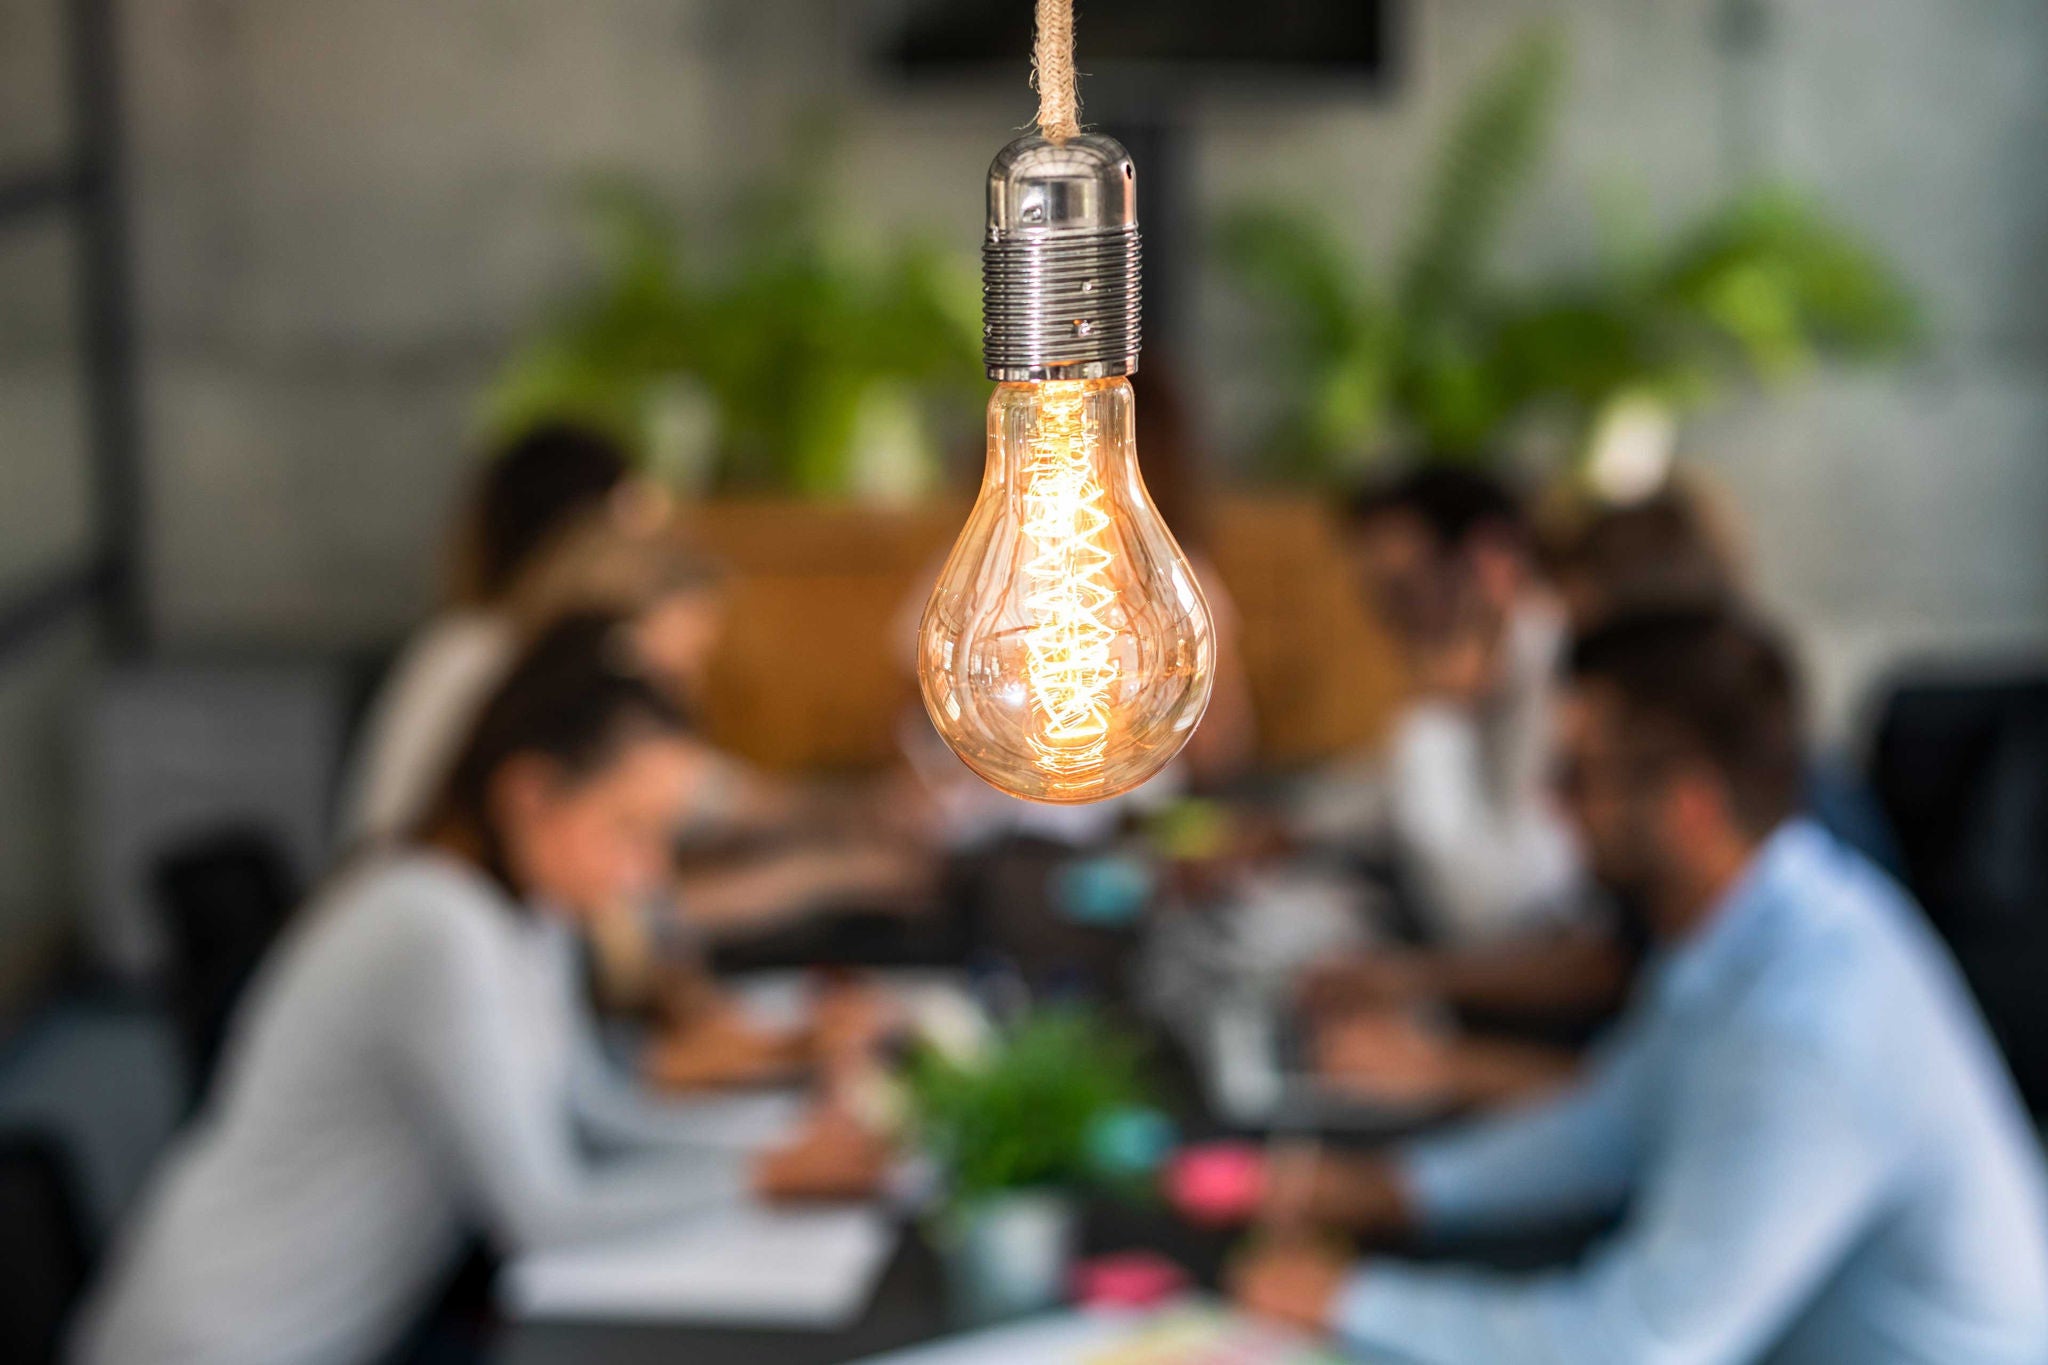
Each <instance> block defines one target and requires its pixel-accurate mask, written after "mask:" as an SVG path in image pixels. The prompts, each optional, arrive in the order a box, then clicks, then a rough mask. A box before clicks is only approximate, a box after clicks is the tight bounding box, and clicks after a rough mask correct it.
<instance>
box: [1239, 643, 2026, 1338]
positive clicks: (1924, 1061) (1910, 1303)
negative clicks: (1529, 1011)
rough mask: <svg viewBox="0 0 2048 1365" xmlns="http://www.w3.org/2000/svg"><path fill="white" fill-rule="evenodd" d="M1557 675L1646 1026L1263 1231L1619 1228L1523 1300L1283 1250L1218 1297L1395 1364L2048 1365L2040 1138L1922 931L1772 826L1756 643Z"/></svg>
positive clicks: (1651, 654) (1332, 1167) (1326, 1176)
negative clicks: (1541, 1097) (1495, 1111)
mask: <svg viewBox="0 0 2048 1365" xmlns="http://www.w3.org/2000/svg"><path fill="white" fill-rule="evenodd" d="M1571 663H1572V667H1571V680H1572V681H1571V687H1570V693H1569V699H1568V702H1567V706H1566V712H1565V725H1564V728H1563V746H1562V768H1561V772H1560V785H1561V788H1562V790H1563V792H1564V793H1565V796H1566V798H1567V801H1568V803H1569V806H1570V808H1571V811H1572V814H1573V817H1574V823H1575V825H1576V827H1577V829H1578V831H1579V834H1580V837H1581V839H1582V840H1583V846H1584V847H1585V849H1586V850H1587V854H1588V857H1589V860H1590V863H1591V866H1592V868H1593V870H1594V871H1595V873H1596V874H1597V875H1598V876H1599V878H1600V879H1601V880H1602V881H1603V882H1604V883H1605V884H1607V885H1609V886H1612V887H1615V888H1618V889H1623V890H1626V891H1628V892H1630V893H1632V894H1633V895H1634V896H1635V897H1636V898H1637V900H1638V903H1639V904H1641V905H1642V906H1643V907H1644V910H1645V912H1646V915H1647V917H1648V923H1649V925H1650V927H1651V929H1652V931H1653V932H1654V934H1655V936H1656V943H1657V955H1656V958H1655V960H1654V962H1653V963H1652V965H1651V968H1650V970H1649V972H1648V975H1647V979H1646V980H1645V982H1644V985H1643V988H1642V989H1641V991H1640V992H1639V995H1638V998H1637V1001H1636V1004H1635V1005H1634V1007H1633V1008H1632V1009H1631V1011H1630V1012H1629V1014H1628V1015H1627V1016H1626V1018H1625V1019H1624V1021H1623V1023H1622V1025H1621V1027H1620V1029H1619V1031H1618V1033H1617V1035H1616V1036H1615V1037H1614V1038H1613V1039H1612V1040H1611V1042H1610V1043H1609V1044H1608V1045H1607V1046H1606V1047H1605V1048H1604V1049H1603V1050H1602V1051H1601V1052H1600V1054H1599V1055H1598V1057H1597V1058H1596V1060H1595V1061H1594V1063H1593V1065H1592V1067H1591V1068H1590V1070H1589V1071H1588V1073H1587V1074H1586V1075H1585V1076H1584V1077H1583V1078H1582V1079H1581V1080H1580V1081H1579V1082H1578V1083H1577V1084H1576V1085H1575V1086H1574V1087H1573V1088H1572V1089H1570V1090H1569V1091H1568V1092H1566V1093H1564V1094H1563V1095H1561V1096H1559V1097H1557V1098H1555V1099H1553V1100H1551V1101H1549V1102H1547V1103H1544V1104H1540V1105H1537V1106H1535V1107H1531V1108H1527V1109H1524V1110H1522V1111H1520V1112H1516V1113H1512V1114H1508V1115H1506V1116H1503V1117H1499V1118H1496V1119H1494V1120H1491V1121H1488V1122H1484V1123H1481V1124H1478V1125H1477V1126H1473V1127H1468V1128H1465V1129H1462V1130H1457V1131H1452V1132H1449V1133H1446V1134H1444V1135H1442V1136H1437V1137H1425V1138H1423V1139H1421V1140H1420V1141H1417V1142H1415V1143H1413V1144H1412V1145H1409V1146H1407V1147H1405V1148H1402V1149H1399V1150H1397V1151H1395V1152H1394V1153H1392V1154H1391V1155H1368V1156H1364V1157H1355V1158H1351V1159H1343V1158H1339V1157H1334V1156H1333V1157H1328V1158H1323V1159H1316V1158H1314V1157H1307V1158H1305V1159H1303V1160H1302V1161H1300V1162H1299V1163H1289V1164H1290V1165H1294V1166H1295V1167H1296V1168H1295V1169H1288V1170H1274V1171H1271V1172H1269V1173H1268V1175H1269V1178H1268V1180H1267V1189H1268V1190H1269V1192H1270V1196H1271V1198H1272V1199H1273V1200H1274V1201H1275V1204H1276V1207H1275V1208H1273V1209H1272V1210H1271V1211H1270V1212H1271V1215H1272V1216H1273V1217H1274V1218H1275V1219H1276V1220H1279V1221H1281V1222H1295V1223H1298V1220H1301V1219H1303V1218H1306V1217H1309V1216H1314V1217H1318V1218H1322V1219H1334V1220H1341V1221H1343V1222H1346V1223H1348V1224H1350V1225H1352V1226H1353V1227H1355V1228H1358V1229H1360V1230H1362V1231H1365V1232H1368V1233H1373V1232H1387V1231H1391V1230H1397V1229H1412V1230H1418V1231H1420V1232H1423V1233H1425V1234H1430V1235H1433V1236H1456V1235H1460V1234H1486V1233H1496V1232H1500V1233H1506V1232H1516V1231H1527V1230H1532V1229H1536V1228H1540V1227H1543V1226H1546V1225H1551V1224H1554V1223H1558V1222H1561V1221H1565V1220H1576V1219H1580V1218H1585V1217H1594V1216H1601V1215H1612V1216H1618V1218H1619V1223H1618V1225H1617V1227H1616V1229H1615V1230H1614V1231H1613V1233H1612V1234H1611V1235H1610V1236H1609V1237H1608V1238H1607V1239H1606V1240H1605V1241H1604V1242H1602V1243H1601V1244H1599V1245H1597V1246H1596V1247H1595V1248H1594V1249H1593V1250H1592V1251H1591V1252H1590V1254H1589V1255H1588V1256H1587V1258H1586V1259H1585V1260H1584V1261H1583V1262H1582V1263H1580V1264H1579V1265H1578V1266H1577V1267H1576V1268H1573V1269H1568V1270H1562V1271H1558V1272H1554V1273H1548V1274H1537V1275H1525V1276H1513V1275H1498V1274H1488V1273H1482V1272H1478V1271H1473V1270H1466V1269H1458V1268H1439V1267H1418V1266H1411V1265H1405V1264H1401V1263H1397V1262H1393V1261H1383V1260H1375V1261H1368V1262H1366V1263H1364V1264H1362V1265H1349V1264H1346V1263H1345V1261H1344V1260H1343V1259H1342V1258H1341V1257H1339V1256H1337V1255H1335V1254H1333V1253H1332V1252H1331V1251H1330V1250H1329V1248H1328V1247H1327V1245H1324V1244H1318V1243H1314V1242H1310V1241H1308V1240H1305V1239H1303V1240H1296V1239H1292V1238H1283V1239H1280V1240H1277V1241H1274V1242H1273V1243H1271V1244H1269V1245H1268V1246H1267V1247H1265V1248H1264V1249H1261V1250H1259V1251H1256V1252H1254V1253H1253V1254H1252V1255H1251V1256H1250V1257H1249V1258H1248V1259H1247V1260H1246V1261H1244V1262H1243V1263H1242V1264H1241V1265H1240V1266H1239V1267H1238V1269H1237V1271H1236V1274H1235V1278H1234V1285H1235V1291H1236V1294H1237V1296H1238V1298H1239V1299H1240V1301H1241V1302H1243V1303H1244V1304H1245V1305H1247V1306H1248V1307H1249V1308H1251V1309H1253V1310H1254V1311H1257V1312H1260V1313H1265V1314H1270V1315H1273V1316H1276V1317H1279V1318H1283V1319H1288V1320H1291V1321H1293V1322H1296V1323H1299V1324H1301V1325H1303V1326H1306V1327H1311V1328H1317V1329H1325V1330H1328V1331H1330V1332H1333V1333H1335V1334H1336V1335H1337V1336H1339V1337H1340V1338H1341V1339H1342V1340H1343V1341H1344V1342H1346V1343H1347V1344H1349V1345H1351V1346H1352V1347H1354V1348H1355V1349H1357V1350H1358V1351H1360V1352H1361V1353H1364V1354H1367V1355H1369V1356H1371V1357H1372V1358H1375V1359H1377V1358H1379V1357H1380V1356H1382V1355H1384V1356H1388V1357H1393V1358H1398V1359H1400V1360H1403V1361H1408V1362H1413V1363H1414V1365H1452V1363H1453V1362H1478V1361H1485V1362H1488V1365H1516V1363H1517V1362H1524V1361H1527V1362H1559V1363H1560V1365H1562V1363H1563V1362H1571V1363H1572V1365H1592V1363H1593V1362H1604V1361H1613V1362H1628V1363H1630V1365H1635V1363H1636V1362H1646V1361H1671V1362H1687V1365H1722V1363H1723V1362H1727V1363H1729V1365H1732V1363H1733V1362H1742V1361H1757V1360H1768V1361H1772V1362H1777V1365H1805V1362H1814V1363H1815V1365H1822V1363H1823V1362H1824V1363H1826V1365H1838V1363H1839V1362H1848V1361H1854V1362H1856V1365H1889V1363H1890V1362H1898V1363H1899V1365H1906V1363H1907V1362H1914V1363H1916V1365H1917V1363H1919V1362H1934V1361H1943V1362H1947V1361H1957V1362H1960V1361H1969V1362H1972V1363H1973V1365H2029V1363H2031V1362H2038V1361H2042V1360H2048V1191H2044V1173H2043V1169H2042V1155H2041V1149H2040V1146H2039V1143H2038V1139H2037V1138H2036V1136H2035V1134H2034V1133H2033V1131H2032V1129H2031V1127H2030V1125H2029V1123H2028V1120H2027V1117H2026V1114H2025V1113H2024V1111H2023V1109H2022V1108H2021V1105H2020V1103H2019V1100H2018V1098H2017V1096H2016V1094H2015V1092H2014V1088H2013V1085H2012V1082H2011V1079H2010V1077H2009V1076H2008V1075H2007V1073H2006V1071H2005V1068H2004V1066H2003V1064H2002V1062H2001V1061H2000V1059H1999V1055H1998V1053H1997V1050H1996V1049H1995V1047H1994V1046H1993V1044H1992V1041H1991V1039H1990V1037H1989V1035H1988V1033H1987V1031H1986V1028H1985V1025H1984V1023H1983V1020H1982V1018H1981V1017H1980V1015H1979V1014H1978V1011H1977V1008H1976V1006H1975V1004H1974V1003H1973V1002H1972V1000H1971V998H1970V995H1969V992H1968V990H1967V988H1966V986H1965V985H1964V983H1963V981H1962V978H1961V976H1960V975H1959V973H1958V972H1957V969H1956V967H1955V964H1954V963H1953V962H1952V961H1951V960H1950V958H1949V956H1948V954H1947V952H1946V951H1945V950H1944V948H1943V947H1942V946H1941V944H1940V942H1939V941H1938V940H1937V939H1936V938H1935V936H1934V935H1933V933H1932V932H1931V931H1930V930H1929V928H1928V927H1927V925H1926V924H1925V923H1924V922H1923V921H1922V919H1921V918H1920V916H1919V914H1918V913H1917V911H1916V909H1915V907H1914V906H1913V905H1912V904H1911V903H1910V901H1909V900H1908V899H1907V897H1906V896H1905V894H1904V893H1903V892H1902V891H1900V890H1899V889H1898V888H1897V887H1896V886H1895V885H1894V884H1892V883H1891V882H1889V881H1888V880H1887V879H1886V878H1884V877H1883V876H1882V875H1881V874H1880V873H1878V872H1877V871H1876V870H1875V869H1874V868H1873V867H1872V866H1871V865H1870V864H1869V863H1868V862H1867V861H1865V860H1864V859H1863V858H1861V857H1860V856H1858V855H1857V854H1855V853H1854V852H1852V851H1850V850H1849V849H1847V848H1846V847H1844V846H1843V845H1842V844H1840V843H1838V842H1837V841H1836V840H1834V839H1833V838H1831V837H1830V836H1828V835H1827V834H1825V833H1824V832H1822V831H1821V830H1820V829H1819V828H1818V827H1816V826H1815V825H1814V824H1813V823H1811V822H1810V821H1808V820H1805V819H1802V818H1798V817H1797V816H1796V815H1795V814H1794V807H1795V804H1796V800H1797V796H1798V790H1799V781H1800V771H1801V766H1802V763H1801V748H1800V727H1799V725H1798V723H1797V719H1796V704H1795V688H1794V685H1793V679H1792V670H1791V667H1790V665H1789V663H1788V661H1787V658H1786V656H1785V654H1784V652H1783V651H1782V649H1781V648H1780V646H1779V645H1778V643H1777V641H1776V640H1775V639H1774V638H1773V637H1772V636H1771V635H1770V634H1769V633H1768V632H1766V631H1764V630H1762V629H1760V628H1758V627H1756V626H1754V625H1752V624H1750V623H1747V622H1745V621H1743V620H1742V619H1740V618H1738V617H1737V616H1735V615H1734V614H1732V613H1730V612H1727V611H1725V610H1721V611H1717V610H1712V609H1708V610H1701V611H1691V612H1664V613H1657V614H1651V615H1644V616H1637V617H1630V618H1623V619H1618V620H1615V621H1613V622H1611V623H1609V624H1607V625H1605V626H1602V627H1600V628H1598V629H1597V630H1595V631H1594V632H1593V633H1592V634H1591V635H1590V636H1588V637H1586V638H1585V639H1583V640H1582V641H1581V642H1580V643H1579V644H1578V645H1577V646H1576V648H1575V649H1574V651H1573V655H1572V660H1571Z"/></svg>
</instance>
